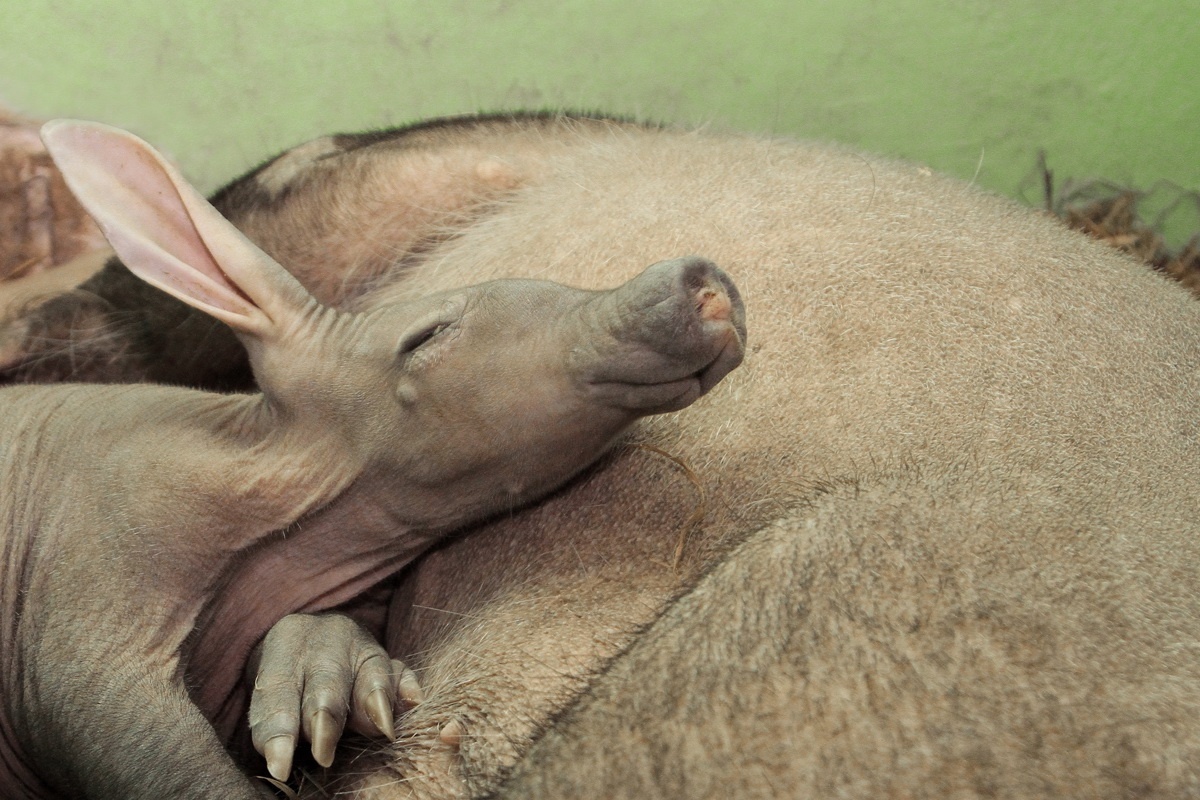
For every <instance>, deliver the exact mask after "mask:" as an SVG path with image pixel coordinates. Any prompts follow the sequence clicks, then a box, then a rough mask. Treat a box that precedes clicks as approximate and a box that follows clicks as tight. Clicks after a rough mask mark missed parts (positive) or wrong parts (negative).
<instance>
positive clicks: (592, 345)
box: [0, 122, 745, 798]
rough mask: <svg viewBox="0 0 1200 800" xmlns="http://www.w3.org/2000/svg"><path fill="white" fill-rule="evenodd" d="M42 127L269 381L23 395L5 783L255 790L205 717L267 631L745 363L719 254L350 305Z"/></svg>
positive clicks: (1, 511) (114, 791) (141, 174)
mask: <svg viewBox="0 0 1200 800" xmlns="http://www.w3.org/2000/svg"><path fill="white" fill-rule="evenodd" d="M44 138H45V140H46V142H47V144H48V146H49V148H50V150H51V152H52V154H53V155H54V157H55V160H56V161H57V163H58V164H59V166H60V167H61V168H62V170H63V172H64V174H65V175H66V177H67V180H68V182H69V184H70V186H71V187H72V189H73V190H74V191H75V193H76V194H77V196H78V197H79V198H80V200H81V201H82V202H83V203H84V205H85V206H86V207H87V208H88V210H89V211H90V212H91V213H92V214H93V216H95V217H96V218H97V220H98V221H99V222H100V224H101V226H102V228H103V229H104V231H105V234H106V236H107V237H108V238H109V240H110V242H111V243H112V244H113V246H114V248H115V249H116V250H117V252H118V254H119V255H120V256H121V257H122V259H123V260H124V262H125V264H126V265H128V266H129V268H130V269H131V270H133V271H134V272H135V273H137V274H138V275H139V276H140V277H142V278H143V279H144V280H146V281H147V282H149V283H151V284H153V285H155V286H158V287H159V288H161V289H163V290H164V291H166V292H168V293H170V294H172V295H174V296H176V297H178V298H179V299H181V300H183V301H184V302H186V303H188V304H190V305H191V306H193V307H195V308H197V309H199V310H201V311H203V312H205V313H207V314H209V315H211V316H213V317H215V318H217V319H219V320H221V321H223V322H225V323H226V324H228V325H229V326H230V327H231V328H233V329H234V330H235V331H236V332H237V334H238V336H239V338H240V339H241V341H242V342H243V344H244V345H245V346H246V348H247V349H248V351H249V353H250V359H251V364H252V366H253V369H254V373H255V377H256V378H257V380H258V383H259V385H260V386H261V387H262V391H261V393H258V394H253V395H220V394H213V393H206V392H200V391H195V390H189V389H182V388H174V387H165V386H150V385H129V386H82V385H65V386H63V385H60V386H49V387H15V388H6V389H4V390H3V403H4V405H3V407H4V413H3V418H2V419H0V489H2V494H0V525H2V526H3V527H2V528H0V546H2V548H3V561H2V563H0V568H2V569H3V579H2V580H0V612H2V614H3V619H4V620H6V624H5V625H3V626H2V627H0V676H2V677H0V680H3V684H2V686H3V705H2V706H0V737H2V738H0V795H3V796H4V797H6V798H45V797H53V796H56V795H65V796H72V797H77V796H86V797H91V798H104V797H111V798H143V797H145V798H150V797H172V798H188V797H201V796H203V797H224V798H252V797H258V796H259V795H260V790H259V789H258V788H257V787H256V786H255V785H254V784H253V783H252V782H251V781H249V780H248V779H247V778H246V777H245V776H244V775H243V774H242V773H241V772H239V770H238V769H237V768H236V767H235V766H234V764H233V762H232V761H231V760H230V759H229V757H228V756H227V755H226V754H225V750H224V748H223V747H222V741H221V738H222V736H223V735H225V734H224V733H222V734H218V733H217V732H216V731H215V730H214V729H213V728H212V727H211V726H210V720H214V721H217V722H218V725H219V727H220V728H221V730H223V731H224V730H227V729H228V726H229V720H233V719H236V718H238V717H239V716H240V715H241V713H242V712H244V710H245V706H244V704H245V698H244V696H243V695H242V694H241V690H240V688H239V686H238V678H239V675H240V674H241V670H242V668H243V666H244V663H245V659H246V656H247V653H248V652H249V650H250V648H251V647H252V646H253V645H254V643H255V642H256V641H257V640H258V639H259V638H260V637H261V635H262V634H263V633H264V632H265V631H266V630H267V629H268V628H270V627H271V625H273V624H274V623H275V622H276V621H277V620H279V619H280V618H281V617H283V616H284V615H286V614H288V613H291V612H293V611H317V610H321V609H324V608H329V607H332V606H334V605H336V604H338V603H340V602H343V601H345V600H346V599H348V598H350V597H353V596H354V595H356V594H357V593H359V592H360V591H362V590H363V589H364V588H366V587H368V586H370V585H371V584H372V583H373V582H374V581H376V580H378V579H379V578H380V577H382V576H383V575H386V574H387V573H389V572H391V571H394V570H396V569H398V568H399V567H400V566H402V565H403V564H405V563H407V562H408V561H409V560H411V559H412V558H413V557H414V556H415V555H416V554H417V553H419V552H420V551H422V550H424V549H425V548H427V547H428V546H429V545H430V544H432V543H433V542H435V541H437V540H438V539H439V538H440V537H442V536H444V535H445V534H446V533H448V532H449V531H451V530H453V529H455V528H458V527H460V526H462V525H463V524H464V523H466V522H468V521H472V520H477V519H480V518H482V517H485V516H487V515H489V514H491V513H494V512H496V511H499V510H504V509H508V508H511V507H513V506H516V505H520V504H523V503H527V502H529V501H530V500H532V499H534V498H536V497H539V496H541V495H544V494H545V493H547V492H549V491H550V490H552V489H553V488H555V487H556V486H558V485H560V484H562V483H563V482H564V481H565V480H567V479H568V478H569V477H571V476H572V475H574V474H576V473H578V472H579V471H580V470H581V469H583V468H584V467H586V466H587V465H588V464H590V463H591V462H592V461H594V460H595V459H596V458H597V456H598V455H599V454H600V453H602V452H603V451H604V449H605V448H606V447H607V446H608V445H609V444H610V443H611V442H612V441H613V440H614V438H615V437H616V436H617V435H618V434H619V433H620V432H621V431H622V430H624V429H625V428H626V427H627V426H629V425H630V424H631V423H632V422H633V421H634V420H636V419H637V418H639V417H641V416H645V415H648V414H655V413H661V412H667V411H675V410H678V409H681V408H683V407H685V406H687V405H688V404H690V403H691V402H692V401H694V400H695V399H696V398H698V397H699V396H700V395H702V394H703V393H705V392H706V391H707V390H708V389H710V388H711V387H712V386H713V385H714V384H715V383H716V382H717V381H719V380H720V379H721V378H722V377H723V376H724V375H725V374H727V373H728V372H729V371H730V370H731V369H733V368H734V367H735V366H737V364H738V363H739V362H740V360H741V358H742V354H743V348H744V341H745V325H744V317H743V311H742V306H741V301H740V299H739V296H738V292H737V290H736V289H735V288H734V286H733V284H732V283H731V281H730V280H729V278H728V277H726V276H725V275H724V273H722V272H721V271H720V270H719V269H717V268H716V267H715V266H713V265H712V264H711V263H709V262H707V261H704V260H702V259H699V258H681V259H676V260H673V261H667V262H662V263H659V264H656V265H654V266H652V267H650V268H649V269H647V270H645V271H644V272H643V273H641V274H640V275H639V276H637V277H636V278H634V279H633V280H631V281H629V282H628V283H626V284H624V285H623V286H620V287H618V288H616V289H613V290H611V291H602V292H591V291H583V290H578V289H571V288H567V287H565V286H562V285H559V284H555V283H550V282H545V281H536V280H500V281H493V282H490V283H484V284H480V285H477V286H472V287H469V288H466V289H459V290H451V291H447V292H442V293H437V294H433V295H432V296H428V297H425V298H422V299H419V300H415V301H410V302H404V303H397V304H392V305H388V306H384V307H379V308H376V309H374V310H372V311H370V312H368V313H364V314H349V313H345V312H341V311H337V310H334V309H331V308H328V307H325V306H322V305H321V304H319V303H318V302H317V301H316V300H315V299H313V298H312V297H311V296H310V295H309V294H308V293H307V292H306V291H305V290H304V289H303V288H302V287H301V285H300V284H299V283H298V282H297V281H296V280H295V279H294V278H293V277H292V276H291V275H289V274H288V273H287V272H286V271H285V270H284V269H283V268H282V267H280V266H279V265H278V264H277V263H275V262H274V261H273V260H272V259H271V258H270V257H268V256H267V255H266V254H265V253H263V252H262V251H261V250H259V249H258V248H257V247H256V246H255V245H254V244H252V243H251V242H250V241H249V240H248V239H246V238H245V237H244V236H243V235H242V234H241V233H239V232H238V231H237V230H236V229H235V228H234V227H233V226H231V225H230V224H229V223H228V222H226V221H225V219H223V218H222V217H221V215H220V214H219V213H218V212H217V211H216V210H215V209H214V208H213V207H212V206H211V205H209V204H208V202H207V201H205V200H204V199H203V198H202V197H201V196H200V195H199V194H198V193H197V192H196V191H195V190H194V189H193V188H192V187H191V186H190V185H188V184H187V182H186V181H185V180H184V179H183V178H182V177H181V176H180V175H179V174H178V173H177V172H176V171H175V170H174V168H173V167H171V166H170V165H169V164H167V163H166V162H165V161H164V160H163V158H162V157H161V156H159V155H158V154H157V153H156V152H155V151H154V150H153V149H152V148H150V147H149V146H148V145H147V144H145V143H144V142H142V141H141V140H139V139H137V138H135V137H133V136H131V135H129V134H127V133H124V132H121V131H118V130H115V129H112V128H107V127H103V126H100V125H93V124H85V123H73V122H58V123H51V124H50V125H48V126H47V127H46V129H45V131H44ZM186 687H192V688H193V689H194V693H193V694H192V695H189V691H188V688H186ZM197 687H198V688H197ZM168 763H170V764H173V765H176V766H174V767H170V766H168ZM196 775H202V776H203V780H202V781H197V780H196V779H195V777H194V776H196Z"/></svg>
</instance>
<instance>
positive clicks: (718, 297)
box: [696, 288, 733, 322]
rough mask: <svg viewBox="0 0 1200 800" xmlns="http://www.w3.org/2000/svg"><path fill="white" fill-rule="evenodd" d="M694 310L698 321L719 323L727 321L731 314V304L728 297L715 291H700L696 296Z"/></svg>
mask: <svg viewBox="0 0 1200 800" xmlns="http://www.w3.org/2000/svg"><path fill="white" fill-rule="evenodd" d="M696 310H697V311H698V312H699V314H700V319H703V320H708V321H712V322H719V321H722V320H727V319H729V316H730V314H731V313H732V312H733V303H732V301H730V299H729V295H727V294H725V292H721V291H717V290H716V289H709V288H706V289H701V290H700V292H699V294H698V296H697V304H696Z"/></svg>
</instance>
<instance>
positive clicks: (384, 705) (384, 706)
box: [365, 689, 396, 742]
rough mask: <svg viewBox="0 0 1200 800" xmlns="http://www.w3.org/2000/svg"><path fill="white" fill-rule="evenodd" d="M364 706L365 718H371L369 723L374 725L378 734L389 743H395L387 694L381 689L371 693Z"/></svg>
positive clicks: (390, 704) (394, 732)
mask: <svg viewBox="0 0 1200 800" xmlns="http://www.w3.org/2000/svg"><path fill="white" fill-rule="evenodd" d="M365 706H366V712H367V716H368V717H370V718H371V722H373V723H375V727H376V728H378V729H379V732H380V733H382V734H383V735H384V736H386V737H387V738H388V740H389V741H392V742H394V741H396V729H395V727H394V726H393V725H392V702H391V700H389V699H388V694H387V692H386V691H385V690H383V689H376V690H375V691H373V692H371V694H370V695H369V696H368V697H367V700H366V703H365Z"/></svg>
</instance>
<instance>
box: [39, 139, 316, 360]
mask: <svg viewBox="0 0 1200 800" xmlns="http://www.w3.org/2000/svg"><path fill="white" fill-rule="evenodd" d="M42 140H43V141H44V142H45V143H46V148H47V149H48V150H49V151H50V155H51V156H53V157H54V161H55V163H56V164H57V165H58V167H59V169H61V170H62V174H63V177H64V178H66V181H67V185H68V186H70V187H71V191H72V192H74V193H75V196H76V197H77V198H78V199H79V202H80V203H82V204H83V206H84V208H86V209H87V211H88V213H90V214H91V215H92V217H93V218H95V220H96V221H97V222H98V223H99V224H100V228H101V229H102V230H103V231H104V235H105V236H106V237H108V241H109V242H110V243H111V244H112V246H113V249H114V250H116V251H117V254H118V255H119V256H121V260H122V261H124V262H125V266H127V267H129V269H130V270H131V271H132V272H133V273H135V274H136V275H137V276H138V277H140V278H142V280H144V281H146V282H147V283H150V284H153V285H154V286H157V287H158V288H160V289H162V290H163V291H164V292H167V293H169V294H172V295H174V296H175V297H178V298H179V299H180V300H182V301H183V302H185V303H187V304H189V305H191V306H194V307H196V308H198V309H200V310H201V311H203V312H205V313H207V314H210V315H211V316H213V317H216V318H217V319H219V320H221V321H223V322H225V323H227V324H228V325H230V326H231V327H232V328H233V329H234V330H236V331H239V332H241V333H248V334H251V335H253V336H260V337H261V336H267V335H269V333H270V332H271V331H272V330H278V329H279V327H280V326H281V325H283V324H284V323H285V319H286V317H289V316H292V315H295V314H297V313H299V312H300V311H301V310H302V308H303V306H304V305H305V304H306V303H308V302H311V299H310V298H309V295H308V293H307V292H306V291H305V290H304V288H303V287H302V286H301V285H300V283H299V282H298V281H296V279H295V278H294V277H292V275H291V274H289V273H288V272H287V270H285V269H284V268H283V267H281V266H280V265H279V264H278V263H276V262H275V261H274V259H272V258H271V257H270V256H268V255H267V254H266V253H264V252H263V251H262V250H260V249H259V248H258V246H257V245H255V244H254V243H253V242H251V241H250V240H249V239H247V238H246V237H245V236H244V235H243V234H242V232H241V231H239V230H238V229H237V228H235V227H234V226H233V225H232V224H230V223H229V222H228V221H227V220H226V219H225V218H224V217H222V216H221V214H220V212H218V211H217V210H216V209H215V208H213V207H212V206H211V205H210V204H209V203H208V201H207V200H205V199H204V197H203V196H202V195H201V194H200V193H199V192H198V191H196V189H195V188H193V187H192V186H191V184H189V183H188V182H187V181H186V180H185V179H184V178H183V176H182V175H180V174H179V172H178V171H177V170H176V169H175V168H174V167H173V166H172V165H171V164H170V163H169V162H167V160H166V159H165V158H163V156H162V155H160V154H159V153H158V152H157V151H155V149H154V148H153V147H151V146H150V145H148V144H146V143H145V142H144V141H142V140H141V139H139V138H137V137H136V136H134V135H133V134H130V133H126V132H125V131H122V130H119V129H117V128H111V127H109V126H107V125H100V124H98V123H93V122H76V121H73V120H55V121H53V122H48V123H46V124H45V125H44V126H43V127H42Z"/></svg>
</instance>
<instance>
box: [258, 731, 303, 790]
mask: <svg viewBox="0 0 1200 800" xmlns="http://www.w3.org/2000/svg"><path fill="white" fill-rule="evenodd" d="M295 750H296V737H295V736H276V737H275V738H273V739H270V740H268V741H267V743H266V744H265V745H263V757H264V758H265V759H266V760H267V772H269V773H271V777H273V778H275V779H276V780H279V781H286V780H287V779H288V776H289V775H291V774H292V754H293V753H294V752H295Z"/></svg>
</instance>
